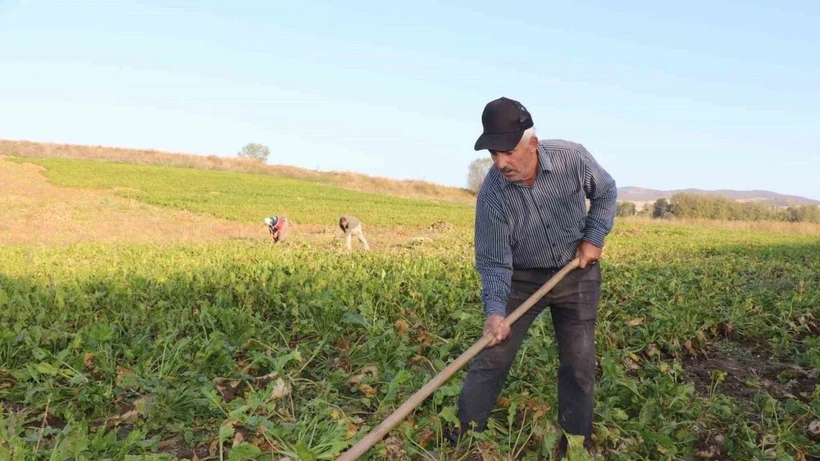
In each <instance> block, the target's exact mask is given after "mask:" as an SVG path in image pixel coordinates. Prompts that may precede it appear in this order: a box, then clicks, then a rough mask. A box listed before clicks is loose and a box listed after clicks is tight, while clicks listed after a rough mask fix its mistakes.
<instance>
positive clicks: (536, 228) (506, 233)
mask: <svg viewBox="0 0 820 461" xmlns="http://www.w3.org/2000/svg"><path fill="white" fill-rule="evenodd" d="M538 168H539V169H540V171H539V172H538V174H537V175H536V177H535V182H534V183H533V184H532V186H527V185H524V184H522V183H510V182H508V181H507V180H506V179H505V178H504V176H503V175H502V174H501V172H499V171H498V169H497V168H495V167H490V171H489V172H488V173H487V176H486V177H485V178H484V182H483V184H482V185H481V189H480V190H479V193H478V199H477V202H476V220H475V258H476V269H477V270H478V272H479V274H480V275H481V282H482V294H481V299H482V301H483V303H484V311H485V313H486V314H487V315H490V314H499V315H502V316H505V315H506V306H507V297H508V296H509V294H510V283H511V278H512V271H513V268H515V269H534V268H541V269H548V268H560V267H562V266H564V265H566V264H567V263H569V262H570V261H571V260H572V259H573V258H574V257H575V253H576V250H577V248H578V244H579V243H580V242H581V240H585V241H588V242H590V243H592V244H594V245H596V246H598V247H603V246H604V238H605V237H606V236H607V234H609V231H610V230H611V229H612V225H613V222H614V219H615V208H616V204H615V200H616V199H617V195H618V191H617V187H616V185H615V180H613V179H612V177H611V176H610V175H609V173H607V172H606V171H605V170H604V169H603V168H602V167H601V166H600V165H599V164H598V163H597V162H596V161H595V159H594V158H593V157H592V155H591V154H590V153H589V152H587V150H586V149H585V148H584V146H582V145H580V144H576V143H573V142H569V141H564V140H556V139H551V140H541V141H539V143H538ZM586 199H589V201H590V206H589V211H587V204H586Z"/></svg>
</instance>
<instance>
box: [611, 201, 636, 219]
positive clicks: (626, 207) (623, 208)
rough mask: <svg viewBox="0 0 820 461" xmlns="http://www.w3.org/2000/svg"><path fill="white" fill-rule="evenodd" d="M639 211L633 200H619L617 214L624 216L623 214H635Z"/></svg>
mask: <svg viewBox="0 0 820 461" xmlns="http://www.w3.org/2000/svg"><path fill="white" fill-rule="evenodd" d="M636 212H637V207H636V206H635V204H634V203H632V202H618V204H617V205H616V211H615V215H616V216H619V217H622V216H635V213H636Z"/></svg>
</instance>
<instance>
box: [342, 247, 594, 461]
mask: <svg viewBox="0 0 820 461" xmlns="http://www.w3.org/2000/svg"><path fill="white" fill-rule="evenodd" d="M579 264H580V260H579V259H578V258H575V259H573V260H572V261H570V262H569V264H567V265H566V266H564V267H563V268H561V270H560V271H558V272H557V273H556V274H555V275H553V276H552V277H551V278H550V279H549V280H547V282H546V283H544V285H542V286H541V288H539V289H538V291H536V292H535V293H533V294H532V296H530V297H529V299H527V300H526V301H524V303H522V304H521V305H520V306H518V307H517V308H516V309H515V310H514V311H513V313H512V314H510V315H508V316H507V317H506V318H505V319H504V321H505V322H506V323H507V325H512V324H513V323H515V321H516V320H518V319H519V318H520V317H521V316H522V315H524V313H525V312H527V311H528V310H529V309H530V308H531V307H532V306H534V305H535V303H537V302H538V301H539V300H541V298H543V297H544V295H546V294H547V292H549V291H550V290H552V289H553V288H554V287H555V285H557V284H558V282H560V281H561V279H563V278H564V277H565V276H566V275H567V274H568V273H570V272H571V271H572V270H573V269H575V268H576V267H578V265H579ZM492 339H493V335H492V333H487V334H486V335H484V336H483V337H482V338H481V339H479V340H478V341H477V342H476V343H475V344H473V345H472V347H470V348H469V349H467V350H466V351H464V352H463V353H462V354H461V355H460V356H458V358H457V359H455V360H454V361H453V362H452V363H450V364H449V365H447V367H446V368H444V369H443V370H441V372H440V373H439V374H437V375H436V376H435V377H433V379H431V380H430V381H428V382H427V384H425V385H424V387H422V388H421V389H419V390H418V391H416V393H415V394H413V395H412V396H410V398H409V399H407V401H406V402H404V403H403V404H402V405H401V406H400V407H399V408H397V409H396V410H395V411H393V413H392V414H390V416H388V417H387V418H386V419H385V420H384V421H382V423H381V424H379V425H378V426H376V427H375V428H374V429H373V430H371V431H370V433H368V434H367V435H366V436H364V437H363V438H362V439H361V440H359V442H357V443H356V445H353V446H352V447H350V449H349V450H347V451H346V452H344V453H342V455H341V456H339V457H338V458H336V461H353V460H356V459H359V456H361V455H363V454H364V453H365V452H366V451H367V450H368V449H370V447H372V446H373V445H375V444H376V443H378V441H379V440H381V439H382V438H383V437H384V436H385V435H387V433H388V432H389V431H390V429H392V428H393V427H394V426H395V425H396V424H398V423H400V422H401V420H403V419H404V418H405V417H407V415H408V414H410V412H411V411H413V408H415V407H416V406H418V405H419V404H420V403H421V402H423V401H424V399H426V398H427V397H429V396H430V394H432V393H433V392H434V391H435V390H436V389H438V387H439V386H441V385H442V384H444V382H445V381H447V380H448V379H450V377H451V376H453V375H454V374H455V373H456V372H457V371H458V370H460V369H461V367H463V366H464V365H466V364H467V362H469V361H470V359H472V358H473V357H475V356H476V355H478V353H479V352H481V350H482V349H484V348H485V347H487V344H489V343H490V341H492Z"/></svg>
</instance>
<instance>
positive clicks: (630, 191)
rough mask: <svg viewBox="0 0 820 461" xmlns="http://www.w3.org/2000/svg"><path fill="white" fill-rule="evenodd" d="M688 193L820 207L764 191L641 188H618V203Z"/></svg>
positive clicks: (772, 203) (804, 200)
mask: <svg viewBox="0 0 820 461" xmlns="http://www.w3.org/2000/svg"><path fill="white" fill-rule="evenodd" d="M680 193H686V194H695V195H708V196H712V197H723V198H726V199H729V200H734V201H737V202H759V203H763V204H766V205H770V206H783V207H785V206H802V205H820V200H814V199H810V198H807V197H801V196H798V195H788V194H780V193H777V192H772V191H768V190H762V189H754V190H734V189H715V190H708V189H697V188H687V189H674V190H659V189H649V188H645V187H639V186H625V187H619V188H618V201H622V202H654V201H655V200H658V199H661V198H665V199H669V198H671V197H672V196H673V195H675V194H680Z"/></svg>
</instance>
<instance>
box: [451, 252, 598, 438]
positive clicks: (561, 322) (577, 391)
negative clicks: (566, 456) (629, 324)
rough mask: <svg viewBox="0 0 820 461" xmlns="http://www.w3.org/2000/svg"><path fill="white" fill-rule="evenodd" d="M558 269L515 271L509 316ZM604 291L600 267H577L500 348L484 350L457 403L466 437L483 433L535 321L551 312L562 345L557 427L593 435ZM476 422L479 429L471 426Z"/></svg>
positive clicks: (472, 365) (519, 322)
mask: <svg viewBox="0 0 820 461" xmlns="http://www.w3.org/2000/svg"><path fill="white" fill-rule="evenodd" d="M556 272H558V269H555V270H539V269H528V270H515V271H514V272H513V276H512V286H511V292H510V297H509V300H508V302H507V315H509V314H510V313H512V311H513V310H515V309H516V308H517V307H518V306H520V305H521V303H523V302H524V301H526V300H527V298H529V297H530V296H531V295H532V294H533V293H535V292H536V291H537V290H538V289H539V288H540V287H541V286H542V285H543V284H544V283H545V282H546V281H547V280H549V278H550V277H552V276H553V275H554V274H555V273H556ZM600 292H601V267H600V265H599V264H597V263H596V264H590V265H587V267H586V268H584V269H575V270H573V271H572V272H570V273H569V274H567V276H566V277H564V279H563V280H561V282H559V283H558V285H556V286H555V288H553V289H552V290H551V291H550V292H549V293H547V294H546V296H544V297H543V298H541V301H539V302H538V303H537V304H536V305H535V306H533V307H532V308H531V309H530V310H529V311H527V312H526V313H525V314H524V315H523V316H522V317H521V318H520V319H518V320H517V321H516V322H515V323H514V324H513V325H512V327H511V328H510V335H509V336H508V337H507V339H505V340H504V341H502V342H501V343H499V344H496V345H495V346H493V347H491V348H486V349H484V350H483V351H482V352H481V353H479V355H477V356H476V357H475V358H474V359H473V360H472V362H471V363H470V368H469V369H468V372H467V378H466V379H465V381H464V384H463V386H462V389H461V395H460V396H459V399H458V418H459V421H460V422H461V430H460V431H459V432H461V433H462V434H463V433H464V432H466V431H467V430H468V429H471V428H472V429H473V430H476V431H483V430H484V429H485V428H486V425H487V419H488V418H489V416H490V411H491V410H492V409H493V407H494V406H495V403H496V400H497V399H498V396H499V394H500V393H501V389H502V387H503V386H504V383H505V381H506V379H507V375H508V374H509V371H510V366H511V365H512V363H513V361H514V360H515V356H516V353H517V352H518V348H519V347H520V346H521V342H522V341H523V340H524V337H525V336H526V334H527V330H529V327H530V325H531V324H532V322H533V321H534V320H535V319H536V317H538V315H539V314H540V313H541V312H542V311H543V310H544V309H545V308H547V307H549V308H550V314H552V321H553V324H554V327H555V339H556V343H557V344H558V360H559V367H558V424H559V425H561V427H562V428H563V429H564V430H565V431H566V432H568V433H570V434H573V435H584V436H587V438H589V436H591V435H592V411H593V406H594V387H595V322H596V319H597V315H598V300H599V298H600ZM473 424H474V425H475V427H473Z"/></svg>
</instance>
